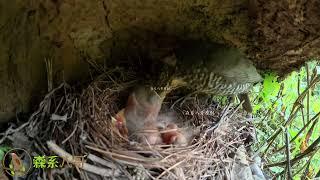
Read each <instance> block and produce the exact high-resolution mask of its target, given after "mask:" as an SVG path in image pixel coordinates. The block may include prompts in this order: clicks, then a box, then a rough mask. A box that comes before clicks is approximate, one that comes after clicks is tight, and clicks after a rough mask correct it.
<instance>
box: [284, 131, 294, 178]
mask: <svg viewBox="0 0 320 180" xmlns="http://www.w3.org/2000/svg"><path fill="white" fill-rule="evenodd" d="M284 133H285V142H286V159H287V167H286V169H287V172H288V179H289V180H291V179H292V172H291V161H290V140H289V133H288V128H286V129H285V132H284Z"/></svg>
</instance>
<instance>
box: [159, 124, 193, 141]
mask: <svg viewBox="0 0 320 180" xmlns="http://www.w3.org/2000/svg"><path fill="white" fill-rule="evenodd" d="M165 131H167V132H165V133H162V134H161V137H162V142H163V143H164V144H175V145H182V146H183V145H187V144H188V140H187V138H186V137H185V134H184V133H182V132H180V131H179V128H178V126H177V125H176V124H174V123H170V124H168V125H167V127H166V128H165Z"/></svg>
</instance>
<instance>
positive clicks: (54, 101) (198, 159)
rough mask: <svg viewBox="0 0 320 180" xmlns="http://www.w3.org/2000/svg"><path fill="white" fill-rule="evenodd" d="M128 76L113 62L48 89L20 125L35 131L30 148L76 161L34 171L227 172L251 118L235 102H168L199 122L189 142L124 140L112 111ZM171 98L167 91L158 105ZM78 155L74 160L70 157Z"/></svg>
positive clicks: (216, 175) (153, 175)
mask: <svg viewBox="0 0 320 180" xmlns="http://www.w3.org/2000/svg"><path fill="white" fill-rule="evenodd" d="M134 79H135V77H134V75H133V74H130V72H126V73H125V72H124V71H121V70H116V69H115V70H113V71H110V72H105V73H104V74H102V75H100V76H99V77H97V78H96V79H95V80H94V81H93V82H92V83H90V84H89V85H88V86H87V87H85V88H84V89H83V90H81V91H79V90H78V88H76V87H71V86H69V85H68V84H65V83H64V84H61V85H60V86H59V87H57V88H56V89H53V90H52V91H51V92H50V93H48V94H47V95H46V96H45V98H44V99H43V101H42V102H41V103H40V106H39V109H38V110H37V111H36V112H34V113H33V114H32V116H31V117H30V118H29V121H28V122H27V123H25V124H23V125H22V126H21V127H20V128H19V131H20V132H24V133H26V134H27V135H28V136H29V137H32V138H33V139H34V140H33V141H32V143H33V145H34V146H33V148H35V151H36V152H37V154H39V155H41V154H52V153H54V154H56V155H58V156H60V157H61V158H63V159H64V160H65V161H67V162H68V163H69V164H73V165H74V166H72V167H75V168H70V167H63V168H60V169H54V170H52V171H51V172H50V173H48V172H47V171H43V170H40V169H35V170H34V171H33V172H38V173H36V174H38V175H39V176H51V177H52V178H53V179H61V178H62V179H69V178H70V177H72V176H75V177H81V178H84V179H86V178H87V179H102V178H103V177H114V178H115V179H231V177H232V176H234V172H235V169H234V168H235V164H236V163H237V153H238V150H239V148H240V147H243V146H248V144H249V143H250V141H251V131H252V130H251V128H250V121H248V119H247V118H246V117H245V116H244V114H243V113H241V112H240V110H239V109H238V107H239V106H235V105H227V106H220V105H219V104H217V103H212V102H207V101H202V100H200V99H198V98H191V99H189V100H185V101H184V103H183V104H182V105H181V106H178V105H176V106H173V110H171V111H174V112H175V113H176V114H177V116H178V118H179V119H182V120H183V121H185V122H187V124H188V126H189V128H194V129H199V130H200V131H198V133H197V134H196V135H195V136H194V138H193V140H192V142H190V143H189V145H188V146H175V145H161V144H160V145H145V144H140V143H138V142H131V141H128V140H127V139H125V138H123V137H122V136H121V135H119V133H118V132H117V131H116V129H115V128H114V126H113V124H112V117H113V116H114V115H115V114H116V113H117V112H118V111H119V110H120V109H121V108H123V106H124V105H125V102H126V99H127V97H128V94H129V93H130V87H132V86H134V85H135V84H136V83H137V82H136V80H134ZM175 99H176V97H175V96H173V95H169V96H168V97H167V98H166V99H165V101H164V104H165V105H164V106H163V107H168V106H171V105H173V103H174V100H175ZM163 109H165V108H163ZM161 111H162V113H165V112H163V111H166V110H161ZM9 134H10V133H9ZM11 134H12V133H11ZM82 155H85V157H84V158H83V161H81V163H80V164H79V163H77V158H75V157H76V156H82ZM238 158H239V157H238ZM244 161H245V160H244ZM39 171H43V172H42V173H39ZM67 174H69V175H67Z"/></svg>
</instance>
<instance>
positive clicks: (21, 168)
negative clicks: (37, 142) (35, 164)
mask: <svg viewBox="0 0 320 180" xmlns="http://www.w3.org/2000/svg"><path fill="white" fill-rule="evenodd" d="M31 166H32V159H31V156H30V154H29V153H28V152H27V151H26V150H24V149H20V148H14V149H11V150H9V151H8V152H7V153H6V154H5V155H4V157H3V160H2V167H3V169H4V170H5V172H6V173H7V174H8V175H10V176H13V177H21V176H25V175H27V174H28V172H29V171H30V169H31Z"/></svg>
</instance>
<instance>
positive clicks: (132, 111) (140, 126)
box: [114, 86, 162, 144]
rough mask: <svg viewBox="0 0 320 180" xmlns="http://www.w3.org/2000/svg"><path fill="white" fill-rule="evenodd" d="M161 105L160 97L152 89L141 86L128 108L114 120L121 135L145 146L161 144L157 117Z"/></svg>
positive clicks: (132, 94) (133, 95)
mask: <svg viewBox="0 0 320 180" xmlns="http://www.w3.org/2000/svg"><path fill="white" fill-rule="evenodd" d="M161 103H162V101H161V99H160V97H159V95H158V94H157V93H156V92H155V91H153V90H151V88H150V87H147V86H140V87H138V88H136V89H134V91H133V92H132V93H131V94H130V95H129V98H128V101H127V105H126V107H125V108H124V109H123V110H121V111H120V112H119V113H117V115H116V116H115V118H114V119H115V122H116V123H115V124H116V127H117V128H118V130H119V132H120V134H122V135H123V136H124V137H127V136H129V138H133V139H136V140H138V141H139V142H141V143H144V144H158V143H160V142H161V137H160V133H159V130H158V127H157V117H158V114H159V111H160V109H161Z"/></svg>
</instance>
